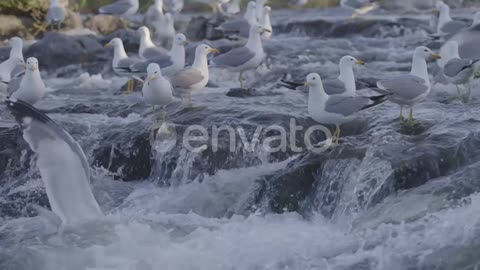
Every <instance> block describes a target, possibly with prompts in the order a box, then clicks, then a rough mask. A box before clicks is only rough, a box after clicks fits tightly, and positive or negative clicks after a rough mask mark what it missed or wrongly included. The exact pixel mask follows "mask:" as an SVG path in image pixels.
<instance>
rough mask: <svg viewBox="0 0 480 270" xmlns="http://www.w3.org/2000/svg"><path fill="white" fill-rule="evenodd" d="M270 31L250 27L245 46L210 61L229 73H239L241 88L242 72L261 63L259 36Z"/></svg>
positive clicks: (260, 27)
mask: <svg viewBox="0 0 480 270" xmlns="http://www.w3.org/2000/svg"><path fill="white" fill-rule="evenodd" d="M268 31H270V30H268V29H265V28H263V27H262V26H260V25H252V27H250V35H249V37H248V41H247V44H245V46H243V47H240V48H235V49H233V50H230V51H228V52H226V53H224V54H222V55H219V56H217V57H215V58H213V59H212V62H213V63H214V64H215V65H217V66H219V67H222V68H226V69H227V70H229V71H231V72H240V74H239V76H238V80H239V81H240V87H241V88H243V72H245V71H247V70H250V69H255V68H257V67H258V66H259V65H260V64H261V63H262V61H263V58H264V52H263V46H262V39H261V38H260V35H261V34H263V33H264V32H268Z"/></svg>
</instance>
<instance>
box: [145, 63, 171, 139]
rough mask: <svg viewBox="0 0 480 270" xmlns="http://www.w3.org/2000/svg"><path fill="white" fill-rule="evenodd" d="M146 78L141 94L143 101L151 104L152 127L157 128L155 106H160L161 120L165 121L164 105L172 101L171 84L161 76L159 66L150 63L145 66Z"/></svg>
mask: <svg viewBox="0 0 480 270" xmlns="http://www.w3.org/2000/svg"><path fill="white" fill-rule="evenodd" d="M147 73H148V76H147V79H146V81H145V82H144V84H143V87H142V96H143V100H144V101H145V103H147V104H150V105H152V112H153V129H154V130H155V129H156V128H158V123H157V115H156V114H157V113H156V111H155V106H157V105H158V106H162V121H163V123H165V121H166V116H167V113H166V111H165V107H166V106H167V105H168V104H169V103H170V102H172V100H173V94H172V89H173V88H172V85H171V84H170V82H169V81H168V80H167V79H166V78H165V77H163V76H162V71H161V70H160V66H159V65H157V64H155V63H152V64H149V65H148V67H147Z"/></svg>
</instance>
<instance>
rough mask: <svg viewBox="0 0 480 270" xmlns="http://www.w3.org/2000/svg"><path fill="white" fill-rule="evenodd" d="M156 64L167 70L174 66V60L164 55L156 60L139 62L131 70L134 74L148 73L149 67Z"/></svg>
mask: <svg viewBox="0 0 480 270" xmlns="http://www.w3.org/2000/svg"><path fill="white" fill-rule="evenodd" d="M152 63H155V64H158V65H159V66H160V68H162V69H163V68H167V67H169V66H171V65H173V62H172V59H171V58H170V56H168V55H164V56H163V57H158V58H154V59H150V60H147V61H143V62H138V63H135V64H133V65H131V66H130V69H131V70H132V71H133V72H147V67H148V65H150V64H152Z"/></svg>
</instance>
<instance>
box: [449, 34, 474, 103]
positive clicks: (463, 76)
mask: <svg viewBox="0 0 480 270" xmlns="http://www.w3.org/2000/svg"><path fill="white" fill-rule="evenodd" d="M444 47H445V49H446V51H447V52H448V53H449V60H448V62H447V63H446V64H445V66H444V67H443V74H445V76H446V78H447V80H448V81H449V82H450V83H452V84H454V85H455V86H456V87H457V97H458V98H461V92H460V88H459V85H460V84H463V85H465V84H470V78H471V77H472V76H473V72H474V65H475V63H477V62H478V61H479V60H472V59H464V58H460V54H459V53H458V43H457V42H456V41H455V40H451V41H448V42H447V43H446V44H445V46H444ZM471 90H472V89H471V86H470V85H469V87H468V95H467V100H468V98H469V97H470V94H471Z"/></svg>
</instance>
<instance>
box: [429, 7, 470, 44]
mask: <svg viewBox="0 0 480 270" xmlns="http://www.w3.org/2000/svg"><path fill="white" fill-rule="evenodd" d="M434 12H439V13H440V14H439V16H438V24H437V34H438V35H441V36H452V35H454V34H456V33H458V32H459V31H460V30H463V29H465V28H467V27H468V24H467V23H465V22H462V21H456V20H452V17H450V7H449V6H448V5H447V4H445V3H444V2H443V1H437V3H436V9H434Z"/></svg>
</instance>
